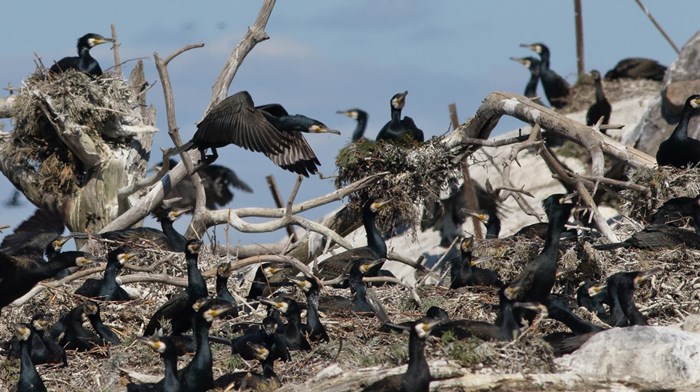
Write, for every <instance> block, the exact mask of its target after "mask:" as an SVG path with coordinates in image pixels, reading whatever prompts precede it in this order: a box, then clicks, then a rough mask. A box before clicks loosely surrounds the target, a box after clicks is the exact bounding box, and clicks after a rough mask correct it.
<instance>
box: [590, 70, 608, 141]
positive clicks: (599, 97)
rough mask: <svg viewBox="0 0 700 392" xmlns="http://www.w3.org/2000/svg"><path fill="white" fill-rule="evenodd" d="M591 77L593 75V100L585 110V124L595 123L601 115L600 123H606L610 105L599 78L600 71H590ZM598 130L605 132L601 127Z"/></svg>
mask: <svg viewBox="0 0 700 392" xmlns="http://www.w3.org/2000/svg"><path fill="white" fill-rule="evenodd" d="M591 77H593V83H594V84H595V102H594V103H593V104H592V105H591V106H590V107H589V108H588V111H587V112H586V125H588V126H592V125H595V124H597V123H598V120H599V119H600V118H601V117H602V118H603V121H602V122H601V125H606V124H608V123H609V122H610V113H611V112H612V106H610V102H608V99H607V98H605V92H604V91H603V82H602V81H601V80H600V72H598V71H596V70H593V71H591ZM600 132H602V133H604V134H607V132H606V130H605V129H601V130H600Z"/></svg>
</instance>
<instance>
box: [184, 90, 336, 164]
mask: <svg viewBox="0 0 700 392" xmlns="http://www.w3.org/2000/svg"><path fill="white" fill-rule="evenodd" d="M301 132H308V133H334V134H337V135H340V132H338V131H336V130H333V129H329V128H328V127H327V126H325V125H324V124H323V123H321V122H320V121H317V120H314V119H311V118H308V117H306V116H304V115H301V114H295V115H290V114H289V113H287V110H285V108H284V107H282V105H280V104H268V105H262V106H254V103H253V98H252V97H251V96H250V94H249V93H248V92H247V91H241V92H238V93H236V94H234V95H231V96H229V97H227V98H226V99H224V100H222V101H221V102H219V103H218V104H216V105H215V106H214V107H213V108H212V109H211V110H210V111H209V113H207V115H206V116H205V117H204V119H203V120H202V121H201V122H200V123H199V124H197V132H195V134H194V136H193V137H192V140H190V141H189V142H187V143H185V144H183V145H182V146H181V147H179V148H177V149H175V150H174V151H172V152H171V153H170V154H174V153H179V152H181V151H187V150H191V149H193V148H197V149H198V150H199V151H200V152H201V154H202V159H203V161H204V162H205V163H211V162H213V161H214V160H216V158H217V157H218V156H219V155H218V153H217V152H216V149H217V148H219V147H224V146H227V145H229V144H236V145H238V146H240V147H243V148H245V149H247V150H251V151H255V152H262V153H263V154H265V155H266V156H267V157H268V158H270V160H272V162H274V163H275V164H276V165H278V166H280V167H281V168H282V169H284V170H288V171H291V172H294V173H297V174H301V175H304V176H306V177H308V176H309V174H316V173H318V168H317V167H316V165H320V164H321V162H319V160H318V158H316V154H314V152H313V151H312V150H311V147H310V146H309V144H308V143H307V142H306V139H304V136H302V134H301ZM207 149H211V150H212V155H211V156H206V155H205V151H206V150H207Z"/></svg>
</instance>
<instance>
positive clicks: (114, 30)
mask: <svg viewBox="0 0 700 392" xmlns="http://www.w3.org/2000/svg"><path fill="white" fill-rule="evenodd" d="M111 27H112V39H113V40H114V44H113V45H112V48H113V52H114V73H115V74H116V76H117V77H118V78H121V77H122V63H121V60H120V59H119V47H120V46H122V45H121V44H120V43H119V38H118V37H117V26H116V25H115V24H114V23H112V26H111Z"/></svg>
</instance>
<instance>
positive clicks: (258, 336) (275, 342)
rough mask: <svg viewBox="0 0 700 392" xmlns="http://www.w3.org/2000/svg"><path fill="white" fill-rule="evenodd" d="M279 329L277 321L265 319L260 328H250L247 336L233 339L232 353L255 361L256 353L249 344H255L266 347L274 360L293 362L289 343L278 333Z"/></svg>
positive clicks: (269, 317)
mask: <svg viewBox="0 0 700 392" xmlns="http://www.w3.org/2000/svg"><path fill="white" fill-rule="evenodd" d="M278 329H279V324H278V322H277V319H275V318H274V317H272V316H267V317H265V318H264V319H263V320H262V323H261V325H260V326H259V327H256V328H254V327H250V328H249V329H248V331H246V333H245V334H243V335H241V336H238V337H235V338H233V339H231V353H232V354H238V355H240V356H241V358H243V359H245V360H248V361H250V360H252V359H255V358H256V353H255V351H254V350H252V349H251V346H250V344H249V343H254V344H258V345H263V346H265V347H266V348H267V349H268V350H269V351H270V358H271V359H272V360H277V359H279V360H282V361H285V362H286V361H289V360H291V359H292V357H291V355H290V354H289V348H288V347H287V343H286V342H285V340H284V339H283V337H282V336H281V335H280V334H278V333H277V331H278Z"/></svg>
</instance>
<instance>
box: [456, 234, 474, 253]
mask: <svg viewBox="0 0 700 392" xmlns="http://www.w3.org/2000/svg"><path fill="white" fill-rule="evenodd" d="M459 247H460V249H461V250H462V252H471V251H472V249H474V237H465V238H464V239H463V240H462V243H460V244H459Z"/></svg>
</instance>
